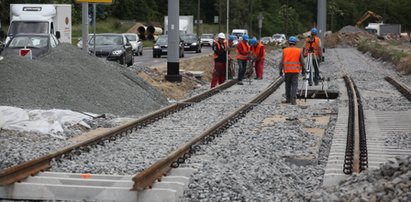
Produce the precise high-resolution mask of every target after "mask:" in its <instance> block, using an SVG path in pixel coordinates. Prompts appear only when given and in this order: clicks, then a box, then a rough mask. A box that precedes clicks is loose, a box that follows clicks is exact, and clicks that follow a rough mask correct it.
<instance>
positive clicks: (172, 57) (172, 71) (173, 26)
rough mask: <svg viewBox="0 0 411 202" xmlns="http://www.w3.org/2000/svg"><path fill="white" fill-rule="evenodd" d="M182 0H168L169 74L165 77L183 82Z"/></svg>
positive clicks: (168, 79) (172, 80)
mask: <svg viewBox="0 0 411 202" xmlns="http://www.w3.org/2000/svg"><path fill="white" fill-rule="evenodd" d="M179 16H180V0H168V48H167V55H168V57H167V75H166V76H165V79H166V80H167V81H171V82H181V81H182V76H181V75H180V61H179V56H180V50H179V49H180V46H179V44H180V37H179V34H180V33H179V29H180V20H179Z"/></svg>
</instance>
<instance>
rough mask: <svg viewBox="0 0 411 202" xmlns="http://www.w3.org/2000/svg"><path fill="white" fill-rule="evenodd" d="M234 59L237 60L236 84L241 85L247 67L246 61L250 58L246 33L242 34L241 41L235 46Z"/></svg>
mask: <svg viewBox="0 0 411 202" xmlns="http://www.w3.org/2000/svg"><path fill="white" fill-rule="evenodd" d="M236 59H237V61H238V83H237V84H238V85H243V82H242V80H243V78H244V74H245V71H246V68H247V61H248V60H249V59H250V46H249V45H248V35H247V34H244V35H243V36H242V40H241V42H239V43H238V45H237V48H236Z"/></svg>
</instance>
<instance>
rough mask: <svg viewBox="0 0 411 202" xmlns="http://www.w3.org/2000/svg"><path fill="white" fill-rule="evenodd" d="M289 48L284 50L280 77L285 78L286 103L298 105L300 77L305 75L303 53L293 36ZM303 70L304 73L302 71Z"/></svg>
mask: <svg viewBox="0 0 411 202" xmlns="http://www.w3.org/2000/svg"><path fill="white" fill-rule="evenodd" d="M288 44H289V47H288V48H285V49H283V55H282V57H281V62H280V76H283V75H284V74H285V77H284V81H285V95H286V99H287V100H286V101H285V102H284V103H291V104H292V105H296V104H297V87H298V75H299V74H300V72H302V74H303V75H305V69H304V65H305V64H304V57H303V51H302V50H301V49H300V48H298V47H296V46H295V45H296V44H297V38H296V37H295V36H291V37H290V38H289V39H288ZM301 70H303V71H301Z"/></svg>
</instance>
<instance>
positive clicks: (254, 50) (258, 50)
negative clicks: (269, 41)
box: [251, 43, 265, 58]
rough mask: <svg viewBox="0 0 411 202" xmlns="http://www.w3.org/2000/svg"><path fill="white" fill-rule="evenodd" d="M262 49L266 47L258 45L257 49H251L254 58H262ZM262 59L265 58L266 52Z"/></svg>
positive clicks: (253, 47)
mask: <svg viewBox="0 0 411 202" xmlns="http://www.w3.org/2000/svg"><path fill="white" fill-rule="evenodd" d="M261 47H264V45H263V44H262V43H258V44H257V47H255V46H252V47H251V50H252V52H253V55H254V57H258V56H260V51H261ZM261 58H265V52H264V55H262V56H261Z"/></svg>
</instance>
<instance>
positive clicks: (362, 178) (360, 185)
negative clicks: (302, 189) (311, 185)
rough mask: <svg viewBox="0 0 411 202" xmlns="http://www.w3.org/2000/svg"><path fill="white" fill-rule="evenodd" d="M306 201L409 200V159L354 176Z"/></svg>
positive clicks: (305, 198)
mask: <svg viewBox="0 0 411 202" xmlns="http://www.w3.org/2000/svg"><path fill="white" fill-rule="evenodd" d="M303 199H304V200H306V201H397V202H400V201H404V202H405V201H411V156H404V157H398V158H396V159H394V160H393V161H389V162H387V163H385V164H384V165H382V166H381V167H380V169H378V170H372V171H366V172H364V173H362V174H360V175H353V176H351V177H350V178H348V179H347V180H344V181H342V182H341V183H340V184H339V185H338V186H335V187H330V188H327V189H324V190H318V191H316V192H314V193H311V194H307V195H305V196H304V197H303Z"/></svg>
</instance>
